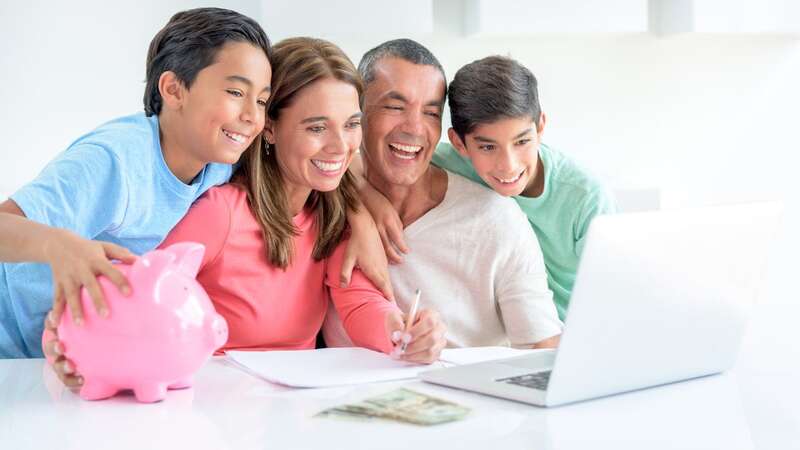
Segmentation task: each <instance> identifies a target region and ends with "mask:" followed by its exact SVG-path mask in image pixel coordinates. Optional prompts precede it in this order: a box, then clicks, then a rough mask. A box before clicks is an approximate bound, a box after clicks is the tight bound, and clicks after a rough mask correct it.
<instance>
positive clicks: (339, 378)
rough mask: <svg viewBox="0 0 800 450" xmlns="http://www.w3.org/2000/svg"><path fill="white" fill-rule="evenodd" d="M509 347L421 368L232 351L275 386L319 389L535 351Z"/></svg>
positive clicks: (453, 355) (326, 355) (319, 353)
mask: <svg viewBox="0 0 800 450" xmlns="http://www.w3.org/2000/svg"><path fill="white" fill-rule="evenodd" d="M541 351H553V350H520V349H513V348H508V347H472V348H454V349H445V350H442V354H441V355H440V357H439V361H437V362H435V363H433V364H430V365H421V364H413V363H407V362H403V361H396V360H394V359H392V358H390V357H389V356H388V355H385V354H383V353H379V352H375V351H372V350H367V349H365V348H357V347H345V348H322V349H316V350H291V351H281V350H276V351H260V352H248V351H228V352H227V353H226V354H227V356H228V358H229V360H231V361H232V362H234V363H235V365H237V366H238V367H240V368H241V369H242V370H244V371H246V372H248V373H250V374H252V375H255V376H257V377H259V378H263V379H265V380H267V381H271V382H273V383H279V384H283V385H286V386H292V387H304V388H319V387H333V386H346V385H353V384H364V383H375V382H379V381H393V380H403V379H408V378H416V377H417V375H419V374H420V373H421V372H424V371H426V370H430V369H439V368H443V367H449V366H452V365H462V364H471V363H477V362H482V361H490V360H495V359H504V358H512V357H514V356H520V355H523V354H526V353H531V352H541Z"/></svg>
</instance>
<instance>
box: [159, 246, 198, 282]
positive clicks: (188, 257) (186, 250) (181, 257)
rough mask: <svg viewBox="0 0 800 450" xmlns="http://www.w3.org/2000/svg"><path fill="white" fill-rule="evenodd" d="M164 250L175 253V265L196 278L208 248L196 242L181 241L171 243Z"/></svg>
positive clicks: (180, 270) (179, 269) (182, 271)
mask: <svg viewBox="0 0 800 450" xmlns="http://www.w3.org/2000/svg"><path fill="white" fill-rule="evenodd" d="M164 251H165V252H169V253H171V254H173V255H175V267H176V268H177V269H178V271H179V272H181V273H183V274H185V275H188V276H190V277H192V278H195V277H196V276H197V272H199V271H200V266H201V265H202V263H203V255H204V254H205V252H206V248H205V246H203V244H198V243H196V242H180V243H177V244H172V245H170V246H169V247H167V248H165V249H164Z"/></svg>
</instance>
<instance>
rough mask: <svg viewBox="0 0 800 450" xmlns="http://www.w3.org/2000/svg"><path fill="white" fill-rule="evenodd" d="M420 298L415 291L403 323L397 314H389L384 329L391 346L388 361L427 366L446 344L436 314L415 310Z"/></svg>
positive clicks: (418, 292) (442, 329)
mask: <svg viewBox="0 0 800 450" xmlns="http://www.w3.org/2000/svg"><path fill="white" fill-rule="evenodd" d="M420 296H421V293H420V291H419V289H418V290H417V292H416V295H415V297H414V302H413V303H412V305H411V309H410V310H409V312H408V314H407V315H406V317H405V321H403V319H402V316H401V315H400V314H399V313H398V314H392V315H390V316H389V323H388V324H387V329H388V330H392V331H390V333H391V334H390V336H391V339H392V342H393V343H394V344H395V347H394V350H393V351H392V353H391V356H392V358H395V359H400V360H403V361H409V362H417V363H425V364H430V363H432V362H435V361H436V360H437V359H439V353H441V351H442V349H443V348H444V347H445V345H446V344H447V340H446V339H445V331H446V327H445V324H444V322H442V320H441V318H440V316H439V313H438V312H436V311H434V310H432V309H427V308H422V309H420V308H419V301H420Z"/></svg>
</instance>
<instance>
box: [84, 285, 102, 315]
mask: <svg viewBox="0 0 800 450" xmlns="http://www.w3.org/2000/svg"><path fill="white" fill-rule="evenodd" d="M83 285H84V287H86V291H87V292H89V297H90V298H91V299H92V303H93V304H94V310H95V311H97V314H99V315H100V317H107V316H108V307H107V306H106V301H105V298H104V296H103V290H102V289H101V288H100V283H98V282H97V278H95V277H90V278H89V279H88V280H86V282H84V284H83Z"/></svg>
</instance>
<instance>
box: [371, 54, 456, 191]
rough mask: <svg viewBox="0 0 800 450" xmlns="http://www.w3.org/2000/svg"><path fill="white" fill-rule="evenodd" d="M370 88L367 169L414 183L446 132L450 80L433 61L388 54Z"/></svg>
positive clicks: (377, 66)
mask: <svg viewBox="0 0 800 450" xmlns="http://www.w3.org/2000/svg"><path fill="white" fill-rule="evenodd" d="M374 74H375V77H374V79H373V81H372V82H371V83H369V85H368V86H367V88H366V91H365V92H364V145H363V148H364V150H365V154H364V159H365V163H366V164H367V175H368V176H369V177H370V179H371V180H372V179H373V177H374V178H376V179H378V180H381V181H382V182H385V183H388V184H390V185H406V186H407V185H412V184H414V183H415V182H416V181H417V180H418V179H419V178H420V177H421V176H422V174H424V173H425V171H426V170H427V169H428V166H429V164H430V160H431V157H432V156H433V151H434V150H435V149H436V144H437V143H438V142H439V138H440V136H441V133H442V107H443V105H444V96H445V80H444V78H443V77H442V74H441V72H439V70H438V69H437V68H435V67H433V66H427V65H417V64H413V63H411V62H408V61H405V60H402V59H399V58H393V57H387V58H384V59H381V60H380V61H378V62H376V63H375V67H374Z"/></svg>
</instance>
